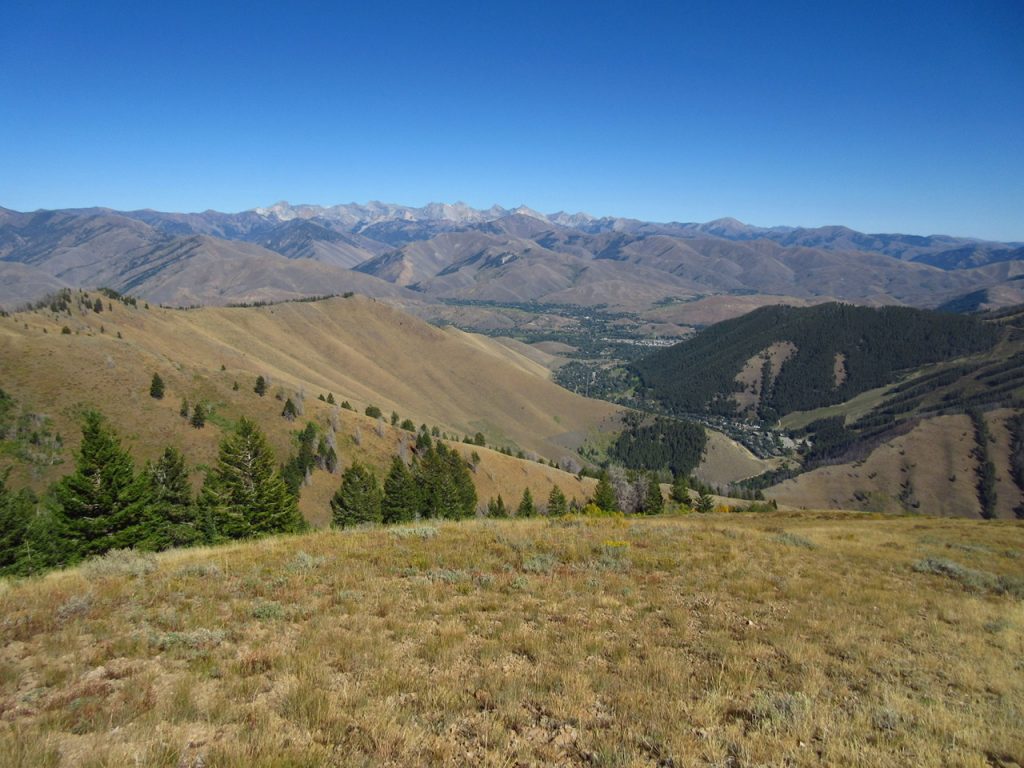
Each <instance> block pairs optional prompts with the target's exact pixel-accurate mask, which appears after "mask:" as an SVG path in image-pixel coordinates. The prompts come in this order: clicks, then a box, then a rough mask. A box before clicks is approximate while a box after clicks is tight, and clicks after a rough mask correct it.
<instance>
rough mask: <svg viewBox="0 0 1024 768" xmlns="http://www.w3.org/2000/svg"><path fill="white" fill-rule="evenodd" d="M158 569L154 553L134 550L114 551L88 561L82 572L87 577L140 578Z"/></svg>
mask: <svg viewBox="0 0 1024 768" xmlns="http://www.w3.org/2000/svg"><path fill="white" fill-rule="evenodd" d="M156 569H157V562H156V556H155V555H153V553H152V552H137V551H136V550H134V549H112V550H110V551H109V552H107V553H106V554H105V555H101V556H100V557H97V558H93V559H92V560H88V561H86V563H85V564H84V565H83V566H82V571H83V573H85V575H86V576H90V577H97V576H98V577H105V576H133V577H135V578H139V577H141V576H145V575H146V574H148V573H152V572H153V571H155V570H156Z"/></svg>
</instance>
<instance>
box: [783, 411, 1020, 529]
mask: <svg viewBox="0 0 1024 768" xmlns="http://www.w3.org/2000/svg"><path fill="white" fill-rule="evenodd" d="M1015 412H1016V411H1013V410H1008V409H998V410H994V411H990V412H988V413H986V414H984V416H983V418H984V419H985V421H986V423H987V425H988V429H989V432H990V434H991V436H992V438H991V442H990V444H989V446H988V453H989V456H990V457H991V460H992V461H993V465H994V466H995V478H996V482H995V493H996V506H995V516H996V517H998V518H1002V519H1010V520H1012V519H1015V518H1016V514H1015V511H1014V510H1015V509H1017V508H1018V507H1020V508H1021V509H1024V489H1022V488H1020V487H1018V486H1017V485H1016V483H1015V482H1014V481H1013V476H1012V471H1011V467H1010V460H1009V454H1010V449H1009V444H1010V437H1009V434H1008V432H1007V428H1006V422H1007V419H1008V418H1009V417H1010V416H1012V415H1013V414H1014V413H1015ZM976 447H977V444H976V441H975V434H974V427H973V426H972V424H971V420H970V419H969V418H968V417H967V416H965V415H949V416H937V417H934V418H929V419H924V420H922V421H920V422H919V423H917V424H916V425H915V426H914V427H913V429H911V430H910V431H909V432H908V433H907V434H905V435H902V436H899V437H895V438H893V439H891V440H888V441H887V442H885V443H883V444H882V445H879V446H878V447H876V448H875V449H874V450H872V451H871V452H870V453H869V454H868V455H866V456H863V457H862V458H859V459H858V460H857V461H847V462H844V463H840V464H831V465H828V466H823V467H819V468H817V469H814V470H811V471H810V472H806V473H804V474H802V475H800V476H798V477H795V478H793V479H790V480H785V481H783V482H782V483H779V484H778V485H775V486H773V487H771V488H769V489H767V490H766V491H765V495H766V496H767V497H769V498H773V499H776V500H777V501H778V502H779V503H780V504H787V505H791V506H796V507H810V508H821V507H829V508H833V509H861V510H866V511H873V512H907V511H910V512H923V513H925V514H928V515H940V516H943V517H981V516H982V508H981V505H980V502H979V499H978V488H977V485H978V469H979V466H978V464H979V459H978V457H977V455H976Z"/></svg>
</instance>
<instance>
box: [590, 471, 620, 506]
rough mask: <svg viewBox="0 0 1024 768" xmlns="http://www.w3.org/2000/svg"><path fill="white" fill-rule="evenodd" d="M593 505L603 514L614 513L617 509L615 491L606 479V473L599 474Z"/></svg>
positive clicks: (617, 503)
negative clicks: (603, 512)
mask: <svg viewBox="0 0 1024 768" xmlns="http://www.w3.org/2000/svg"><path fill="white" fill-rule="evenodd" d="M593 502H594V505H595V506H596V507H597V508H598V509H601V510H603V511H605V512H616V511H618V509H619V502H618V499H617V498H616V496H615V489H614V488H613V487H612V484H611V481H610V480H609V479H608V473H607V472H604V471H603V472H601V476H600V477H598V479H597V488H595V489H594V498H593Z"/></svg>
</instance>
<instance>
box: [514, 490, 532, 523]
mask: <svg viewBox="0 0 1024 768" xmlns="http://www.w3.org/2000/svg"><path fill="white" fill-rule="evenodd" d="M536 514H537V507H536V506H534V504H533V494H531V493H530V489H529V488H525V489H524V490H523V497H522V498H521V499H520V500H519V506H518V507H516V517H533V516H534V515H536Z"/></svg>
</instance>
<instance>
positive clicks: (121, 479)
mask: <svg viewBox="0 0 1024 768" xmlns="http://www.w3.org/2000/svg"><path fill="white" fill-rule="evenodd" d="M144 496H145V494H144V484H143V483H140V482H139V481H138V480H137V478H136V476H135V466H134V464H133V463H132V458H131V456H130V455H129V454H128V452H127V451H126V450H124V449H123V448H122V447H121V441H120V439H119V438H118V437H117V435H116V434H115V433H114V431H113V430H112V429H111V428H110V427H109V426H108V425H107V423H106V421H105V420H104V419H103V417H102V416H101V415H100V414H99V413H97V412H96V411H87V412H86V413H85V415H84V417H83V422H82V445H81V447H80V448H79V451H78V455H77V456H76V460H75V471H74V472H72V473H71V474H70V475H67V476H65V477H64V478H62V479H61V481H60V482H59V483H57V486H56V487H55V489H54V497H55V499H56V502H57V516H58V519H59V522H60V525H61V527H62V528H64V529H65V530H66V531H67V534H66V535H67V540H68V546H69V550H70V552H71V553H72V554H73V556H77V557H91V556H93V555H99V554H103V553H104V552H106V551H108V550H110V549H117V548H120V547H131V546H134V545H135V544H136V543H138V541H139V540H140V539H141V537H142V533H143V532H142V530H141V524H142V517H143V514H144V512H145V509H144V506H145V498H144Z"/></svg>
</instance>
